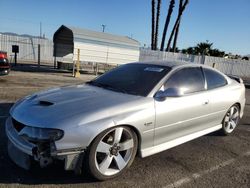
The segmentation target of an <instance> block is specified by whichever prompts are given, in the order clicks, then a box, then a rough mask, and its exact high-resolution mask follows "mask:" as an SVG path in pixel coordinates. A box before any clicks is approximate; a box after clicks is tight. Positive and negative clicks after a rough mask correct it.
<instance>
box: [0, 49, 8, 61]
mask: <svg viewBox="0 0 250 188" xmlns="http://www.w3.org/2000/svg"><path fill="white" fill-rule="evenodd" d="M4 58H7V52H1V51H0V59H4Z"/></svg>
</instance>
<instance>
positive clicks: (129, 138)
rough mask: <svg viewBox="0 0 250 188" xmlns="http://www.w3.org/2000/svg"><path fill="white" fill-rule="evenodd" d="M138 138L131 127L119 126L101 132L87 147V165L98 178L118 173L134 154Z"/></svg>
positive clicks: (128, 163)
mask: <svg viewBox="0 0 250 188" xmlns="http://www.w3.org/2000/svg"><path fill="white" fill-rule="evenodd" d="M137 146H138V139H137V136H136V134H135V133H134V131H133V130H132V129H130V128H129V127H126V126H119V127H114V128H111V129H108V130H106V131H104V132H102V133H101V134H100V135H99V136H97V137H96V138H95V140H94V141H93V143H92V144H91V146H90V148H89V153H88V166H89V171H90V173H91V174H92V175H93V176H94V177H95V178H96V179H98V180H107V179H110V178H114V177H116V176H118V175H120V174H121V173H122V172H123V171H124V170H125V169H126V168H127V167H129V166H130V165H131V164H132V162H133V160H134V158H135V155H136V152H137Z"/></svg>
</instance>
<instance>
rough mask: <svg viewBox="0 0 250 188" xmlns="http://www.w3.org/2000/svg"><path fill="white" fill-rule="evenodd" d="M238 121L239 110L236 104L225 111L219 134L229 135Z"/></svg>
mask: <svg viewBox="0 0 250 188" xmlns="http://www.w3.org/2000/svg"><path fill="white" fill-rule="evenodd" d="M239 120H240V108H239V106H238V105H237V104H235V105H233V106H231V107H230V109H229V110H228V111H227V113H226V115H225V117H224V119H223V121H222V129H221V133H222V134H223V135H229V134H231V133H232V132H233V131H234V129H235V128H236V127H237V125H238V123H239Z"/></svg>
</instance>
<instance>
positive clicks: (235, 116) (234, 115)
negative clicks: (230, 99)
mask: <svg viewBox="0 0 250 188" xmlns="http://www.w3.org/2000/svg"><path fill="white" fill-rule="evenodd" d="M238 116H239V112H238V111H236V112H235V113H234V114H233V116H232V118H233V119H236V118H238Z"/></svg>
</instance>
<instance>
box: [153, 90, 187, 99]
mask: <svg viewBox="0 0 250 188" xmlns="http://www.w3.org/2000/svg"><path fill="white" fill-rule="evenodd" d="M181 96H183V92H182V91H181V90H180V89H179V88H168V89H166V90H165V91H157V92H156V94H155V98H156V99H157V100H159V101H164V100H165V99H166V98H167V97H181Z"/></svg>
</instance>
